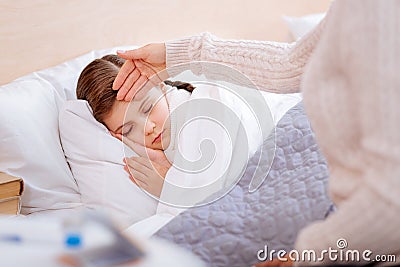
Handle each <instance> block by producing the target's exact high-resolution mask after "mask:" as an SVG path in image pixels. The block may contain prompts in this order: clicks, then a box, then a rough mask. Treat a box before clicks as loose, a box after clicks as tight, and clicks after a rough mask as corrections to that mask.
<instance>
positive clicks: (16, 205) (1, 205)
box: [0, 196, 21, 215]
mask: <svg viewBox="0 0 400 267" xmlns="http://www.w3.org/2000/svg"><path fill="white" fill-rule="evenodd" d="M20 211H21V197H20V196H13V197H9V198H3V199H0V214H15V215H16V214H19V213H20Z"/></svg>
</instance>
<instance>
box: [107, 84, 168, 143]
mask: <svg viewBox="0 0 400 267" xmlns="http://www.w3.org/2000/svg"><path fill="white" fill-rule="evenodd" d="M104 123H105V124H106V126H107V128H108V129H109V130H110V131H112V132H114V133H117V134H122V135H123V136H124V137H125V138H128V139H130V140H132V141H134V142H136V143H139V144H141V145H143V146H145V147H148V148H152V149H160V150H165V149H166V148H167V147H168V146H169V142H170V135H171V133H170V127H171V125H170V120H169V109H168V103H167V100H166V98H165V96H164V94H163V93H162V91H161V90H160V89H159V88H153V89H151V90H150V91H149V92H147V94H145V95H144V96H143V97H139V98H138V97H135V98H134V99H133V101H132V102H130V103H129V102H125V101H118V100H117V101H115V103H114V105H113V107H112V109H111V111H110V113H109V114H108V116H106V118H105V119H104ZM160 134H161V135H160Z"/></svg>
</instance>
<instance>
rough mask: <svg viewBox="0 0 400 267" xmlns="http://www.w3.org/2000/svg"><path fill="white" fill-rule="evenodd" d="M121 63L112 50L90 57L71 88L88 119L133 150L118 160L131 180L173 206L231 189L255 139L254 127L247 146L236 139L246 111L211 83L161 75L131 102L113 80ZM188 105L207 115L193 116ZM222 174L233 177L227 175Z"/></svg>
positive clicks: (242, 128)
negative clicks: (84, 106) (122, 96)
mask: <svg viewBox="0 0 400 267" xmlns="http://www.w3.org/2000/svg"><path fill="white" fill-rule="evenodd" d="M123 63H124V60H123V59H122V58H119V57H118V56H116V55H107V56H104V57H102V58H101V59H96V60H94V61H92V62H91V63H90V64H89V65H88V66H86V67H85V68H84V70H83V71H82V73H81V75H80V77H79V80H78V84H77V91H76V92H77V97H78V99H82V100H86V101H87V102H88V104H89V105H90V107H91V109H92V113H93V116H94V118H95V119H96V120H97V121H99V122H100V123H102V124H104V125H105V126H106V127H107V129H108V130H109V132H110V133H111V134H112V135H113V136H114V137H116V138H118V139H119V140H121V141H123V142H124V143H125V144H126V145H128V146H129V147H131V148H132V149H133V150H134V151H135V152H136V153H137V154H138V155H139V156H138V157H132V158H125V159H124V163H125V164H126V166H125V170H126V171H127V172H128V173H129V174H130V178H131V180H132V181H133V182H134V183H136V184H137V185H138V186H139V187H141V188H143V189H144V190H145V191H146V192H148V193H150V194H151V195H153V196H156V197H158V198H159V197H160V200H161V202H163V203H167V204H170V205H173V206H179V207H189V206H192V205H194V204H196V203H199V202H201V201H202V200H203V199H205V198H206V197H207V196H209V195H210V194H213V193H216V192H217V191H219V190H220V189H222V188H228V187H229V188H231V186H232V184H234V183H235V182H236V181H237V180H235V179H236V178H240V174H241V172H242V171H243V165H245V164H246V163H247V160H248V157H249V156H251V154H253V153H254V152H255V150H256V148H257V147H258V146H259V145H260V143H261V142H262V140H259V139H260V137H261V134H259V133H258V132H257V131H256V130H255V131H253V132H252V136H251V140H247V139H246V140H247V141H249V144H250V143H252V145H251V144H250V145H248V144H247V142H239V143H240V146H235V143H236V140H241V138H242V137H243V136H245V135H246V131H249V129H250V128H252V127H253V126H252V125H250V124H249V123H247V126H246V125H242V124H243V121H244V124H246V118H245V117H244V116H243V114H242V113H240V112H239V110H240V109H239V106H240V105H238V103H237V101H235V99H233V98H232V97H230V96H228V94H227V93H226V92H224V90H220V89H219V88H218V87H216V86H210V85H204V84H203V85H202V84H200V85H198V86H197V88H196V90H194V86H193V85H191V84H189V83H184V82H179V81H177V82H171V81H168V80H166V81H164V82H163V83H161V84H160V85H158V86H154V87H153V88H151V89H149V90H148V91H146V92H145V93H144V94H140V95H139V94H138V95H137V96H135V97H134V99H133V100H132V101H131V102H125V101H119V100H117V99H116V95H117V91H115V90H113V89H112V84H113V81H114V79H115V77H116V76H117V74H118V71H119V69H120V68H121V66H122V65H123ZM221 103H222V105H221ZM227 107H230V108H227ZM232 110H234V111H232ZM193 112H196V116H197V117H198V116H200V117H207V116H208V117H209V118H212V119H205V120H204V119H203V120H196V116H190V114H193ZM199 112H200V113H201V114H200V113H199ZM235 112H236V113H235ZM215 114H216V115H215ZM215 118H216V119H215ZM213 119H214V120H213ZM215 120H216V121H218V122H222V123H219V124H218V123H215V122H214V121H215ZM224 121H225V123H224ZM221 124H222V126H223V127H221ZM187 125H191V126H189V127H187ZM245 128H246V129H245ZM253 128H255V127H253ZM205 140H206V141H205ZM207 140H211V142H207ZM244 143H246V144H244ZM177 152H179V153H177ZM217 152H218V153H217ZM232 155H235V160H233V161H232V159H233V157H232ZM232 162H233V163H232ZM198 170H201V171H198ZM227 177H228V178H230V177H235V179H228V180H229V182H227ZM167 178H168V179H167ZM166 181H168V182H167V183H166Z"/></svg>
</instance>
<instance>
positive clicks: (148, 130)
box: [145, 120, 156, 135]
mask: <svg viewBox="0 0 400 267" xmlns="http://www.w3.org/2000/svg"><path fill="white" fill-rule="evenodd" d="M155 126H156V124H155V123H154V122H152V121H150V120H148V121H147V123H146V126H145V131H146V135H149V134H152V133H153V132H154V127H155Z"/></svg>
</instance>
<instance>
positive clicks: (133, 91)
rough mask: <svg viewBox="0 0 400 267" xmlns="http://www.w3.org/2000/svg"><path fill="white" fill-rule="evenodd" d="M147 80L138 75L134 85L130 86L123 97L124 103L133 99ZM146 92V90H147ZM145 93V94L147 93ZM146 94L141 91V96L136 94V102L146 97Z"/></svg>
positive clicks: (143, 76)
mask: <svg viewBox="0 0 400 267" xmlns="http://www.w3.org/2000/svg"><path fill="white" fill-rule="evenodd" d="M147 81H148V78H147V77H146V76H145V75H140V76H139V77H138V79H137V80H136V81H135V83H134V84H133V85H132V86H131V88H130V89H129V91H128V92H127V93H126V95H125V99H124V100H125V101H128V102H129V101H132V99H133V98H134V97H135V95H136V93H137V92H138V91H139V90H140V89H141V88H142V87H143V86H144V85H145V84H146V83H147ZM147 91H148V90H147ZM147 91H146V92H147ZM146 92H145V91H143V94H138V96H137V100H140V99H141V98H142V97H143V96H145V95H146Z"/></svg>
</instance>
